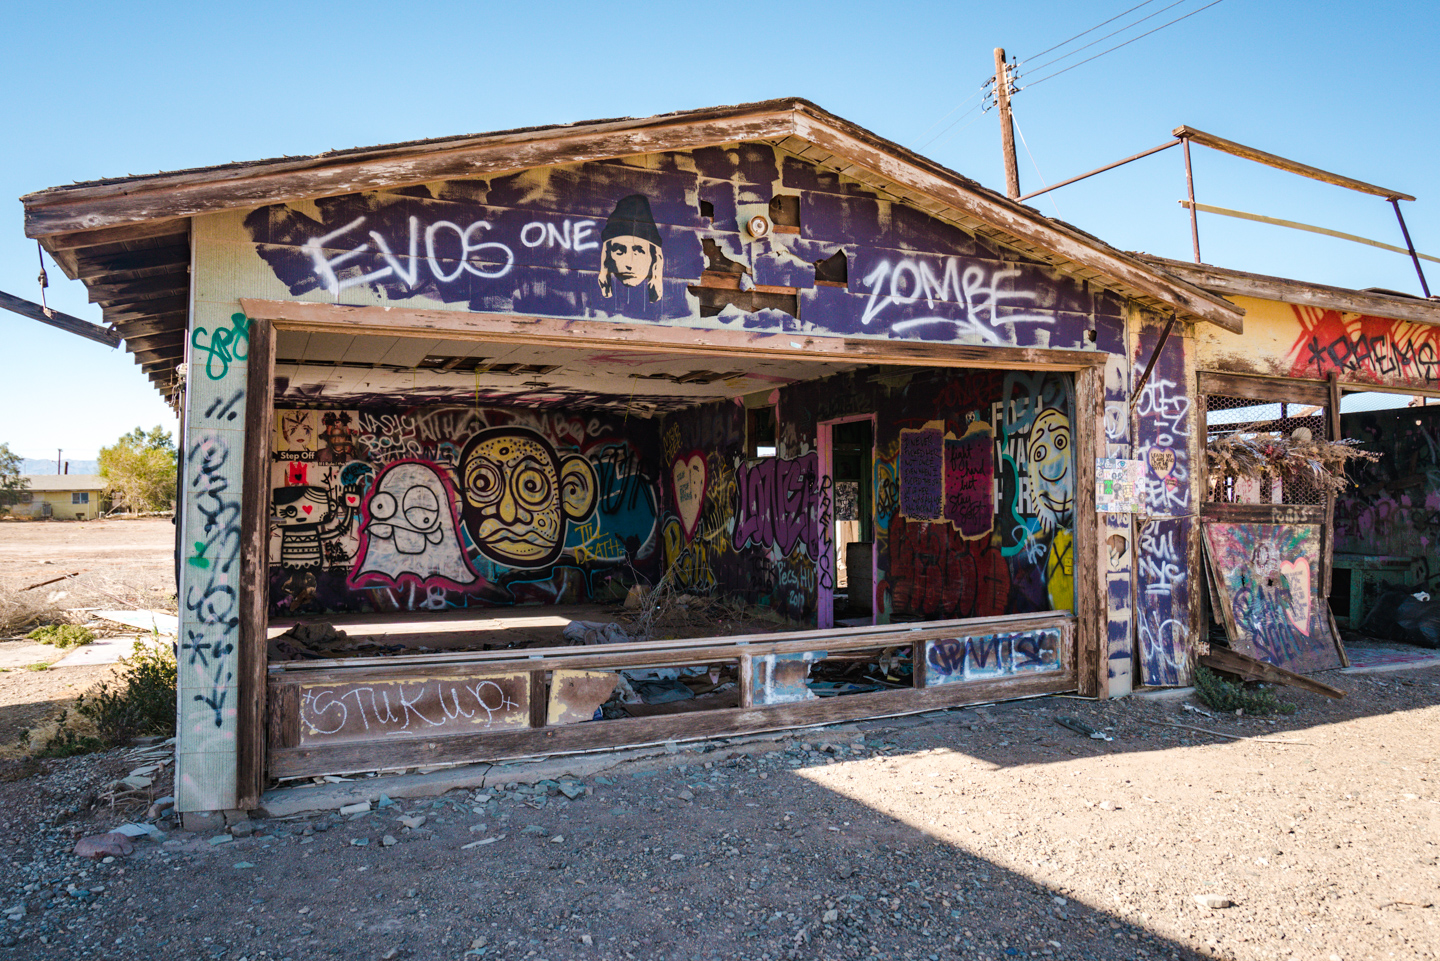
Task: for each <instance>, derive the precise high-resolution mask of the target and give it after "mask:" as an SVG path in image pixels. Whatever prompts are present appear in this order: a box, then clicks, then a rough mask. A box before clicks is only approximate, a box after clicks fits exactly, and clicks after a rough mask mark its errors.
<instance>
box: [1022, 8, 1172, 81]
mask: <svg viewBox="0 0 1440 961" xmlns="http://www.w3.org/2000/svg"><path fill="white" fill-rule="evenodd" d="M1184 2H1185V0H1174V2H1173V3H1169V4H1166V5H1165V6H1163V7H1161V8H1160V9H1159V10H1156V11H1155V12H1154V13H1147V14H1146V15H1145V16H1143V17H1141V18H1140V19H1139V20H1134V21H1131V22H1130V23H1127V24H1125V26H1123V27H1121V28H1120V29H1119V30H1111V31H1110V32H1109V33H1107V34H1105V36H1103V37H1096V38H1095V39H1094V40H1091V41H1090V42H1089V43H1087V44H1085V45H1083V46H1080V47H1076V48H1075V49H1074V50H1071V51H1070V52H1069V53H1062V54H1061V55H1060V56H1058V57H1055V58H1053V59H1051V60H1046V61H1045V62H1044V63H1037V64H1036V65H1035V66H1033V67H1031V68H1030V69H1031V70H1044V69H1045V68H1046V67H1048V66H1050V65H1051V64H1053V63H1059V62H1060V61H1061V60H1068V59H1070V58H1071V57H1073V56H1075V54H1077V53H1079V52H1080V51H1081V50H1089V49H1090V48H1091V47H1093V46H1095V44H1097V43H1104V42H1105V41H1106V40H1109V39H1110V38H1111V37H1113V36H1115V35H1116V34H1119V33H1124V32H1125V31H1126V30H1129V29H1130V28H1131V27H1134V26H1138V25H1139V24H1142V23H1144V22H1145V21H1146V20H1150V19H1152V18H1154V17H1158V16H1160V14H1162V13H1164V12H1165V11H1166V10H1169V9H1171V8H1172V7H1178V6H1180V4H1182V3H1184Z"/></svg>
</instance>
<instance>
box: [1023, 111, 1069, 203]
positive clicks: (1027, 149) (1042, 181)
mask: <svg viewBox="0 0 1440 961" xmlns="http://www.w3.org/2000/svg"><path fill="white" fill-rule="evenodd" d="M1010 122H1011V123H1013V124H1014V125H1015V132H1016V133H1018V134H1019V135H1020V144H1021V146H1023V147H1024V148H1025V156H1027V157H1029V158H1030V166H1032V167H1034V168H1035V176H1037V177H1039V178H1040V186H1042V187H1049V186H1050V185H1049V184H1048V183H1046V182H1045V175H1044V174H1042V173H1041V172H1040V165H1039V164H1038V163H1036V162H1035V155H1034V154H1033V153H1031V152H1030V144H1029V143H1027V142H1026V140H1025V131H1023V130H1021V129H1020V121H1019V119H1017V118H1016V116H1015V111H1013V110H1012V111H1010ZM1050 206H1052V207H1054V208H1055V218H1056V219H1057V220H1060V219H1063V218H1061V217H1060V205H1059V204H1057V203H1056V202H1055V194H1053V193H1052V194H1050Z"/></svg>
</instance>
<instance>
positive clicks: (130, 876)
mask: <svg viewBox="0 0 1440 961" xmlns="http://www.w3.org/2000/svg"><path fill="white" fill-rule="evenodd" d="M1322 678H1323V679H1324V680H1326V681H1327V682H1329V683H1332V684H1335V685H1337V686H1339V687H1341V688H1343V689H1346V690H1348V691H1349V696H1348V697H1347V698H1345V699H1344V700H1343V701H1338V702H1330V701H1326V700H1324V699H1322V698H1319V697H1317V696H1315V695H1311V694H1307V693H1301V692H1293V693H1292V692H1288V691H1287V692H1284V693H1285V695H1286V697H1287V699H1290V700H1292V701H1294V702H1295V703H1296V704H1298V706H1299V710H1298V712H1297V713H1296V714H1294V715H1293V716H1290V717H1284V718H1278V719H1275V720H1274V721H1273V722H1271V721H1267V720H1262V719H1256V718H1249V717H1244V718H1241V717H1235V716H1220V717H1203V716H1201V715H1198V714H1195V713H1193V712H1190V711H1187V710H1184V709H1183V708H1182V702H1181V701H1179V700H1175V699H1173V698H1172V699H1166V700H1147V699H1142V698H1130V699H1127V700H1123V701H1117V702H1108V703H1104V704H1097V703H1094V702H1088V701H1082V700H1079V699H1073V698H1059V697H1057V698H1044V699H1038V700H1031V701H1022V702H1017V703H1011V704H1004V705H995V706H990V707H986V708H981V709H971V710H957V711H951V712H945V713H942V714H938V715H936V716H932V717H924V718H914V719H898V720H889V721H876V722H869V723H865V724H859V725H847V726H843V727H840V728H836V729H830V730H826V729H820V730H812V731H806V732H797V733H795V734H793V735H789V736H786V737H785V738H784V739H782V740H780V741H771V742H752V743H750V744H748V745H742V746H741V747H740V748H738V750H743V751H750V752H753V753H750V754H743V753H742V754H741V755H740V756H736V757H729V756H727V749H726V748H724V747H723V746H718V745H717V744H713V743H712V744H708V745H702V746H699V747H687V746H683V745H682V746H681V747H680V749H679V750H678V751H677V752H676V753H674V754H669V755H665V754H662V755H660V758H659V760H658V761H653V760H652V761H636V762H630V763H627V764H624V765H621V766H618V767H616V768H613V769H611V770H609V771H606V772H605V773H604V775H603V776H591V777H590V778H588V779H587V780H585V781H584V782H583V783H570V782H568V781H565V780H564V779H563V778H562V779H560V781H558V782H550V783H548V784H542V785H540V786H539V787H538V788H532V787H530V786H527V785H523V784H521V785H519V786H518V787H517V788H513V789H511V788H507V786H506V785H505V784H503V783H499V784H497V783H494V782H497V781H504V780H505V779H506V778H509V777H515V778H516V779H517V780H520V779H522V777H521V775H511V774H503V773H499V774H497V773H492V774H491V776H490V779H489V781H487V785H488V786H487V787H485V788H484V789H481V790H467V791H455V792H452V793H450V794H448V795H446V796H444V797H441V798H435V799H431V798H426V799H416V800H402V801H397V802H395V803H394V804H392V805H390V806H388V807H384V808H379V809H376V810H372V811H370V812H368V813H361V814H357V815H352V816H341V815H339V814H338V813H336V812H334V811H331V812H327V813H324V814H319V815H307V816H299V817H296V818H293V819H289V820H268V821H265V820H257V821H255V822H247V824H245V825H242V826H241V827H240V828H239V829H236V831H235V833H237V834H241V835H245V834H247V831H246V830H245V828H247V827H249V828H253V833H250V834H249V836H242V837H235V836H234V835H232V834H230V833H224V832H223V831H221V830H220V829H218V828H217V829H216V830H215V831H213V832H206V833H205V834H200V835H196V834H191V833H187V832H184V831H180V830H177V829H176V826H175V825H174V824H173V823H172V822H169V821H163V820H162V821H161V822H160V823H161V825H162V827H164V828H165V829H166V830H167V831H168V832H169V833H168V837H167V838H166V839H165V840H164V841H163V842H161V841H157V840H144V839H142V840H140V841H137V842H136V849H135V852H134V853H133V854H132V855H131V856H129V857H125V858H118V859H116V860H115V861H114V862H113V863H111V864H101V863H92V862H88V861H82V860H80V859H78V858H76V857H74V856H73V855H71V854H70V853H69V852H70V850H71V848H72V846H73V844H74V841H75V839H76V838H77V837H80V836H84V835H89V834H94V833H97V832H99V831H103V830H106V829H108V828H111V827H113V826H115V825H117V824H119V823H121V822H123V821H125V820H127V819H130V818H135V817H137V816H143V814H144V812H143V811H142V810H140V809H139V808H138V807H136V808H131V809H129V810H125V809H117V810H114V811H112V810H110V809H109V808H108V807H106V806H103V805H102V806H101V807H100V809H98V810H97V811H95V812H93V813H86V809H85V802H86V800H87V798H88V797H90V796H93V795H94V793H95V792H97V791H98V790H100V789H102V788H103V787H104V786H105V784H106V783H107V782H109V781H110V780H111V779H113V778H115V777H119V776H123V775H124V774H125V773H126V772H127V770H128V769H130V768H131V767H132V766H133V763H134V762H127V761H125V760H124V758H123V757H121V756H120V755H119V754H118V753H116V752H112V753H111V754H108V755H100V756H91V757H87V758H79V759H74V760H71V761H64V762H59V761H47V762H41V763H40V764H39V765H34V764H32V765H30V766H28V767H25V766H22V765H17V764H15V763H14V762H10V763H9V764H8V765H0V779H3V778H6V777H17V776H19V777H20V779H18V780H11V781H4V780H0V844H5V845H8V851H7V852H6V862H7V863H8V865H9V868H8V871H7V873H6V875H5V876H4V878H3V880H0V892H3V893H0V915H4V914H8V915H9V916H10V917H12V918H14V920H8V921H5V920H0V945H3V947H0V958H6V957H13V958H27V959H28V958H85V957H95V958H102V957H103V958H162V957H164V958H168V957H197V958H207V959H226V961H239V959H242V958H244V959H248V961H258V959H262V958H263V959H266V961H269V959H272V958H273V959H284V958H291V959H295V961H300V959H313V958H343V959H347V961H348V959H376V961H380V959H397V958H406V959H411V958H413V959H467V958H486V959H490V958H505V959H557V958H607V959H608V958H645V959H651V958H666V959H690V958H697V959H727V961H728V959H760V961H766V959H779V958H916V959H932V961H938V959H941V958H946V959H948V958H963V959H970V958H988V959H995V961H1005V959H1008V958H1013V957H1036V958H1056V959H1059V958H1084V959H1099V958H1105V959H1108V958H1136V959H1147V961H1148V959H1155V958H1186V959H1189V958H1197V957H1221V958H1243V959H1251V958H1254V959H1269V958H1305V959H1311V958H1317V959H1322V961H1323V959H1336V958H1338V959H1344V961H1350V959H1360V958H1377V959H1382V958H1424V957H1434V956H1437V954H1440V929H1437V926H1436V917H1437V908H1436V902H1437V892H1440V871H1437V860H1436V858H1437V854H1440V851H1437V847H1436V845H1437V842H1440V831H1437V828H1440V817H1437V814H1440V811H1437V803H1440V792H1437V791H1436V782H1435V779H1436V776H1437V775H1436V770H1435V757H1436V746H1435V737H1436V731H1437V730H1440V708H1437V706H1436V705H1437V701H1440V670H1436V669H1433V668H1432V669H1428V670H1414V671H1404V672H1395V673H1389V674H1367V675H1344V674H1338V673H1331V674H1328V675H1322ZM1056 715H1069V716H1074V717H1078V718H1080V719H1082V720H1085V721H1087V722H1088V723H1089V724H1091V725H1092V726H1095V727H1099V728H1103V729H1104V730H1105V731H1107V732H1108V733H1110V734H1111V736H1112V737H1113V738H1114V740H1113V741H1109V742H1105V741H1097V740H1093V739H1089V738H1084V737H1081V736H1079V735H1076V734H1074V733H1072V732H1070V731H1069V730H1067V729H1065V728H1062V727H1060V726H1058V725H1057V724H1056V723H1055V722H1054V718H1055V716H1056ZM1171 724H1181V725H1189V726H1192V727H1200V728H1209V729H1210V730H1213V731H1218V732H1222V733H1227V734H1230V735H1234V736H1239V737H1245V738H1251V739H1248V740H1239V741H1236V740H1228V739H1224V738H1220V737H1216V736H1213V735H1211V734H1206V733H1201V732H1197V731H1191V730H1182V729H1177V728H1174V727H1169V726H1165V725H1171ZM1276 742H1284V743H1276ZM729 750H737V749H736V748H730V749H729ZM495 770H499V769H495ZM22 775H29V776H22ZM367 786H368V787H369V788H371V789H373V790H374V791H375V792H376V793H377V794H378V792H379V791H382V790H383V789H384V786H385V779H383V778H382V779H379V780H376V781H372V782H369V784H368V785H367ZM562 787H564V788H566V789H568V790H569V791H570V793H574V794H576V795H577V796H576V798H575V799H574V800H569V799H567V797H566V796H565V794H563V793H559V792H560V790H561V788H562ZM577 788H578V789H579V790H577ZM164 790H166V785H165V783H164V782H163V781H162V782H159V783H157V784H156V785H155V786H154V787H153V788H152V792H160V791H164ZM402 818H410V819H411V820H409V821H408V822H406V821H403V820H402ZM418 818H424V822H423V824H422V823H420V822H419V821H418V820H416V819H418ZM392 842H393V843H392ZM1200 895H1214V896H1216V897H1219V898H1221V899H1223V900H1225V901H1228V902H1232V905H1233V906H1229V907H1224V908H1210V907H1204V906H1202V905H1201V904H1199V903H1197V901H1196V897H1197V896H1200ZM22 904H23V906H24V910H25V914H24V915H23V916H21V915H19V914H18V912H16V911H13V910H11V909H13V908H16V907H18V906H20V905H22Z"/></svg>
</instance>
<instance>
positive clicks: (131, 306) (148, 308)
mask: <svg viewBox="0 0 1440 961" xmlns="http://www.w3.org/2000/svg"><path fill="white" fill-rule="evenodd" d="M189 306H190V295H189V294H178V295H173V296H170V297H157V298H155V299H154V300H141V301H130V302H127V303H117V304H115V305H114V306H111V307H104V308H102V311H103V312H104V314H105V320H106V321H108V322H109V323H112V324H118V323H121V322H122V321H126V320H144V319H145V318H146V317H154V316H155V315H156V314H171V313H175V312H176V311H181V310H185V309H187V308H188V307H189Z"/></svg>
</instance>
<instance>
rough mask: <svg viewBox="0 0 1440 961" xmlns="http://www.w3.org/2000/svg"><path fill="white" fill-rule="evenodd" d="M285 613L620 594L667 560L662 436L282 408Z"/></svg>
mask: <svg viewBox="0 0 1440 961" xmlns="http://www.w3.org/2000/svg"><path fill="white" fill-rule="evenodd" d="M273 446H274V453H273V454H272V458H273V466H272V483H273V495H272V508H271V515H272V524H271V533H270V561H271V577H270V581H271V583H270V600H271V606H272V608H273V609H274V610H275V611H276V612H286V613H291V614H300V613H309V612H320V611H325V612H332V611H388V610H430V611H439V610H447V609H452V608H465V607H472V606H494V605H508V604H527V603H553V604H559V603H579V602H587V601H597V600H615V599H618V598H621V597H623V596H624V594H625V592H626V591H627V590H628V589H629V586H630V585H631V584H633V583H635V581H636V578H637V574H638V575H640V576H642V577H644V578H646V579H650V580H653V579H654V577H655V576H657V574H658V571H657V568H658V565H659V562H660V557H661V529H660V524H659V520H660V511H659V504H660V490H661V488H660V484H659V482H658V480H657V473H656V472H657V469H658V457H657V439H656V432H655V427H654V425H653V424H652V423H650V422H649V421H646V420H643V419H639V418H632V419H629V420H628V421H626V422H622V421H621V419H620V418H616V417H613V416H610V415H608V414H601V415H587V414H584V413H580V412H574V411H571V412H566V413H546V412H537V411H522V410H514V409H505V410H501V409H494V408H443V407H442V408H432V407H426V408H410V409H388V410H387V409H363V410H352V411H318V410H278V411H276V414H275V438H274V445H273Z"/></svg>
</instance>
